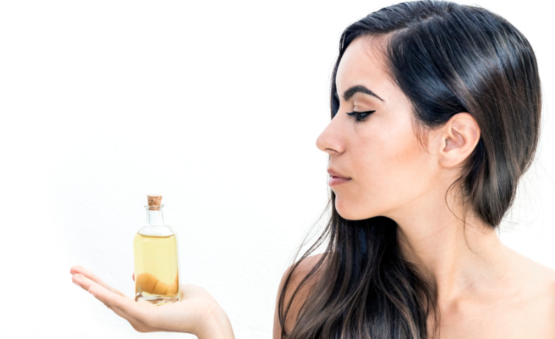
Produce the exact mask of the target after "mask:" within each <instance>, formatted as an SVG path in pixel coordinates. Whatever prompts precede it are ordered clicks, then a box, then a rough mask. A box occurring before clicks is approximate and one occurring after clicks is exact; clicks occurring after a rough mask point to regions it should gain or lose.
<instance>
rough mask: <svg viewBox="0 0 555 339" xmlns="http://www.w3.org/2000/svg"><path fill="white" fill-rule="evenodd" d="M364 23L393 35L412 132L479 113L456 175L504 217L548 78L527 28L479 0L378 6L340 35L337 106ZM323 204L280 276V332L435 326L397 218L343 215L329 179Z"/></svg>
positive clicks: (483, 205) (395, 74)
mask: <svg viewBox="0 0 555 339" xmlns="http://www.w3.org/2000/svg"><path fill="white" fill-rule="evenodd" d="M367 35H371V36H377V37H380V36H383V37H385V38H386V39H385V40H386V41H387V42H386V48H385V49H384V53H385V56H386V59H387V62H388V71H389V72H390V75H391V78H392V79H393V80H394V81H395V82H396V84H397V85H398V86H399V87H400V88H401V90H402V91H403V92H404V94H405V95H406V96H407V97H408V98H409V99H410V101H411V102H412V105H413V108H414V124H413V126H414V127H415V129H414V131H415V133H416V134H417V135H422V134H421V132H422V131H425V130H426V129H428V130H429V129H431V128H434V127H438V126H441V125H443V124H444V123H446V122H447V121H448V120H449V119H450V118H451V117H452V116H453V115H454V114H456V113H459V112H468V113H470V114H471V115H472V116H473V118H474V119H475V120H476V122H477V124H478V126H479V128H480V131H481V133H480V134H481V136H480V140H479V142H478V144H477V146H476V147H475V149H474V150H473V152H472V154H471V155H470V156H469V157H468V158H467V161H466V163H465V166H464V168H463V170H462V172H461V173H462V174H461V176H460V177H459V178H458V179H457V180H456V181H455V182H454V183H453V184H452V185H451V187H453V185H454V184H455V183H457V182H458V183H460V187H461V191H460V192H462V194H463V197H465V201H468V204H469V205H470V207H471V208H472V209H473V210H474V211H475V213H476V214H477V215H478V216H479V217H480V218H481V219H482V220H483V221H484V222H485V223H486V224H488V225H489V226H491V227H492V228H495V227H497V226H498V225H499V223H500V222H501V219H502V217H503V215H504V214H505V212H506V211H507V209H508V208H509V207H510V206H511V204H512V202H513V199H514V196H515V191H516V187H517V183H518V180H519V178H520V177H521V176H522V175H523V174H524V173H525V172H526V170H527V169H528V167H529V165H530V163H531V162H532V160H533V158H534V154H535V150H536V146H537V143H538V139H539V132H540V131H539V127H540V118H541V88H540V79H539V75H538V69H537V64H536V59H535V55H534V52H533V50H532V47H531V46H530V44H529V42H528V40H527V39H526V38H525V37H524V36H523V35H522V34H521V33H520V32H519V31H518V30H517V29H516V28H515V27H514V26H513V25H511V24H510V23H509V22H507V21H506V20H505V19H503V18H501V17H500V16H498V15H496V14H494V13H491V12H489V11H487V10H485V9H483V8H479V7H474V6H465V5H459V4H456V3H452V2H446V1H415V2H404V3H400V4H396V5H393V6H390V7H386V8H382V9H380V10H378V11H376V12H373V13H371V14H370V15H368V16H366V17H364V18H363V19H361V20H359V21H357V22H355V23H353V24H352V25H350V26H349V27H348V28H347V29H346V30H345V31H344V32H343V34H342V36H341V40H340V45H339V56H338V57H337V61H336V63H335V67H334V70H333V76H332V82H331V93H330V94H331V116H332V118H333V117H334V115H335V114H336V113H337V111H338V109H339V101H338V99H337V97H336V85H335V77H336V73H337V67H338V65H339V62H340V60H341V57H342V56H343V53H344V52H345V50H346V49H347V47H348V46H349V44H350V43H351V42H352V41H353V40H354V39H355V38H357V37H360V36H367ZM419 140H420V138H419ZM451 187H450V188H451ZM446 196H447V193H446ZM328 208H330V209H331V217H330V220H329V222H328V223H327V226H326V227H325V229H324V231H323V232H322V234H321V235H320V237H319V238H318V240H317V241H316V242H315V243H314V244H313V245H312V247H310V248H309V249H308V250H307V251H306V252H305V253H304V255H303V256H302V257H301V258H300V260H299V261H297V262H296V263H295V264H294V265H293V266H292V269H291V270H290V271H289V274H288V276H287V277H286V279H285V283H284V287H283V289H282V293H281V294H280V297H279V300H278V314H279V321H280V323H281V326H282V335H281V337H282V338H288V339H316V338H318V339H343V338H358V339H362V338H372V339H386V338H387V339H391V338H399V339H401V338H407V339H417V338H418V339H425V338H427V337H428V335H429V334H430V333H432V334H435V333H436V329H428V328H427V318H428V316H434V317H435V319H436V322H435V323H436V325H437V324H438V322H437V320H438V319H439V318H438V314H437V313H438V312H437V310H436V308H437V305H436V291H435V288H434V286H432V285H431V283H428V282H427V281H426V280H425V279H424V278H423V275H422V274H421V273H419V271H418V269H417V268H416V267H415V266H413V265H411V264H410V263H409V262H407V261H405V260H404V259H403V258H402V256H401V251H400V247H399V244H398V239H397V227H398V226H397V224H396V222H395V221H393V220H391V219H389V218H386V217H382V216H379V217H374V218H370V219H366V220H346V219H344V218H342V217H341V216H340V215H339V214H338V213H337V211H336V209H335V195H334V194H333V192H331V191H330V204H329V206H328ZM324 239H329V243H328V245H327V248H326V251H325V252H324V253H323V255H322V256H321V257H320V259H319V260H318V262H317V264H316V265H315V266H314V268H313V269H312V270H311V272H310V273H309V274H308V275H307V276H306V277H305V278H304V279H303V280H302V281H301V283H300V284H299V285H298V286H297V289H296V290H295V291H293V292H294V293H293V294H292V298H291V300H290V301H289V303H288V305H284V297H285V291H286V290H287V286H288V283H289V281H290V278H291V276H292V275H293V273H294V271H295V269H296V268H297V267H298V265H299V264H300V263H301V262H302V261H303V260H305V258H307V257H308V256H309V255H310V254H311V253H312V252H313V251H314V249H315V248H317V247H318V246H319V245H320V244H321V243H322V241H323V240H324ZM324 263H325V265H324ZM316 272H319V273H321V275H320V277H319V279H318V281H317V283H316V284H315V285H314V287H313V289H312V290H311V293H310V294H309V296H308V297H307V299H306V300H305V302H304V303H303V304H302V307H301V309H300V311H299V314H298V317H297V319H296V322H295V326H294V327H293V329H292V330H291V333H285V328H284V324H285V318H286V316H287V312H288V311H289V306H290V305H291V303H292V301H293V299H294V298H295V296H296V295H297V291H298V290H299V289H300V288H301V287H302V286H303V285H305V284H306V283H307V281H308V280H309V279H310V278H311V277H312V276H314V275H315V274H316Z"/></svg>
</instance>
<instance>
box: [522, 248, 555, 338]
mask: <svg viewBox="0 0 555 339" xmlns="http://www.w3.org/2000/svg"><path fill="white" fill-rule="evenodd" d="M515 253H517V252H515ZM516 258H518V259H517V260H518V262H519V266H518V267H519V270H518V276H520V277H521V279H522V285H521V286H523V288H522V293H521V294H519V295H520V296H521V298H520V299H521V300H522V302H523V303H522V304H521V307H520V309H521V310H522V311H525V313H526V317H529V320H530V321H528V322H526V323H529V324H533V327H534V329H535V330H538V331H539V333H541V335H538V336H537V337H538V338H543V337H548V338H553V337H555V270H554V269H552V268H550V267H547V266H545V265H543V264H541V263H539V262H537V261H534V260H532V259H530V258H528V257H526V256H524V255H522V254H520V253H517V255H516Z"/></svg>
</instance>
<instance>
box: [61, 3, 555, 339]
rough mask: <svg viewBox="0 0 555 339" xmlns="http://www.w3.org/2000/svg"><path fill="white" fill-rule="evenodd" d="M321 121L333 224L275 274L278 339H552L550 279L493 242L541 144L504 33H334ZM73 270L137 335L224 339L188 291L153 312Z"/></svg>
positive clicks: (409, 17) (421, 11)
mask: <svg viewBox="0 0 555 339" xmlns="http://www.w3.org/2000/svg"><path fill="white" fill-rule="evenodd" d="M331 116H332V120H331V122H330V124H329V125H328V126H327V127H326V129H325V130H324V131H323V132H322V134H321V135H320V136H319V137H318V140H317V146H318V148H319V149H320V150H322V151H324V152H326V153H328V154H329V168H328V172H329V174H330V181H329V185H330V188H331V200H330V202H331V203H330V206H331V212H332V213H331V218H330V220H329V223H328V225H327V227H326V229H325V230H324V233H323V234H322V236H321V237H320V238H319V239H318V241H317V242H316V243H315V244H314V246H312V247H311V248H310V249H309V250H308V251H307V253H305V254H304V255H303V257H302V258H301V259H300V260H299V261H297V262H296V263H295V264H294V265H293V266H292V267H291V268H290V269H288V270H287V271H286V272H285V274H284V276H283V278H282V281H281V284H280V287H279V291H278V295H277V300H276V313H275V320H274V338H275V339H277V338H285V337H287V338H295V339H300V338H304V339H306V338H373V339H382V338H384V339H385V338H411V339H416V338H554V337H555V271H553V270H551V269H549V268H547V267H544V266H542V265H540V264H538V263H535V262H533V261H531V260H530V259H528V258H526V257H524V256H522V255H520V254H518V253H516V252H514V251H513V250H511V249H509V248H508V247H506V246H505V245H503V244H502V243H501V242H500V240H499V238H498V236H497V233H496V232H495V229H496V227H498V225H499V224H500V222H501V219H502V218H503V216H504V214H505V212H506V211H507V209H508V208H509V207H510V206H511V203H512V201H513V199H514V196H515V192H516V187H517V184H518V180H519V178H520V177H521V176H522V175H523V174H524V173H525V171H526V170H527V169H528V168H529V166H530V163H531V162H532V160H533V157H534V153H535V150H536V146H537V143H538V139H539V127H540V125H539V124H540V117H541V89H540V80H539V76H538V69H537V64H536V59H535V56H534V52H533V50H532V48H531V46H530V44H529V43H528V41H527V40H526V38H525V37H524V36H523V35H522V34H521V33H520V32H519V31H518V30H517V29H516V28H515V27H513V26H512V25H511V24H510V23H508V22H507V21H506V20H504V19H503V18H501V17H499V16H497V15H495V14H492V13H491V12H489V11H487V10H485V9H481V8H476V7H471V6H461V5H458V4H455V3H450V2H443V1H418V2H409V3H401V4H397V5H393V6H390V7H387V8H383V9H381V10H379V11H377V12H374V13H371V14H370V15H368V16H367V17H365V18H363V19H362V20H360V21H358V22H356V23H354V24H352V25H351V26H349V27H348V28H347V29H346V30H345V31H344V32H343V35H342V37H341V42H340V51H339V56H338V59H337V62H336V65H335V68H334V72H333V77H332V86H331ZM328 238H329V242H328V247H327V250H326V251H325V252H324V253H322V254H319V255H312V256H309V255H310V254H311V253H312V252H313V250H314V249H315V248H316V247H317V245H319V244H320V243H321V241H322V240H323V239H328ZM71 272H72V273H73V274H74V275H73V281H74V282H76V283H77V284H79V285H80V286H82V287H83V288H85V289H87V290H88V291H89V292H91V293H92V294H93V295H94V296H95V297H97V298H98V299H99V300H101V301H102V302H104V303H105V304H106V305H107V306H108V307H110V308H111V309H112V310H113V311H114V312H116V313H117V314H118V315H120V316H122V317H124V318H125V319H127V320H128V321H129V322H130V323H131V325H132V326H133V327H134V328H135V329H137V330H138V331H141V332H150V331H180V332H188V333H193V334H196V335H197V336H198V337H199V338H203V339H204V338H233V331H232V328H231V324H230V322H229V320H228V318H227V316H226V314H225V312H224V311H223V310H222V309H221V308H220V307H219V306H218V303H217V302H216V301H215V300H214V299H213V298H212V297H211V296H210V295H209V294H208V293H207V292H206V291H204V290H203V289H202V288H200V287H197V286H191V285H184V286H183V287H182V289H183V291H184V300H183V301H182V302H180V303H177V304H172V305H167V306H163V307H155V306H152V305H150V304H148V303H135V302H134V301H133V300H132V299H130V298H128V297H125V296H124V295H123V294H121V292H119V291H117V290H114V289H112V288H110V287H109V286H107V285H106V284H105V283H103V282H102V281H101V280H100V279H98V278H97V277H96V276H95V275H93V274H92V273H90V272H89V271H87V270H85V269H84V268H82V267H79V266H76V267H73V268H72V270H71Z"/></svg>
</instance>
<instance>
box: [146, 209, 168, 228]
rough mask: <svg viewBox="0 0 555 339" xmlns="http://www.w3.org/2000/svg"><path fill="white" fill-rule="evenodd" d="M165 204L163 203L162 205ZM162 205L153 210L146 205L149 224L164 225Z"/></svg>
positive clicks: (147, 222)
mask: <svg viewBox="0 0 555 339" xmlns="http://www.w3.org/2000/svg"><path fill="white" fill-rule="evenodd" d="M162 206H163V205H162ZM162 206H160V207H158V209H157V210H151V209H150V208H149V206H146V224H147V226H164V225H165V224H164V215H163V214H162Z"/></svg>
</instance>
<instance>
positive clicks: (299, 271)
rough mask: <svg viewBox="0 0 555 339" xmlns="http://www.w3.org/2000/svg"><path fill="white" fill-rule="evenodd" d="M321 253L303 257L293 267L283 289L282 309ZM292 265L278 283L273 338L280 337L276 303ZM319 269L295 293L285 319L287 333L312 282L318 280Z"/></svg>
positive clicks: (293, 323) (317, 260)
mask: <svg viewBox="0 0 555 339" xmlns="http://www.w3.org/2000/svg"><path fill="white" fill-rule="evenodd" d="M323 255H324V254H323V253H321V254H315V255H311V256H309V257H307V258H305V259H304V260H302V261H301V262H300V263H299V264H298V265H297V267H296V268H295V269H294V271H293V274H292V275H291V277H290V278H289V281H288V282H287V287H286V289H285V295H284V302H283V308H284V309H285V308H286V307H287V305H288V304H289V302H290V300H291V297H292V295H293V293H294V291H295V290H297V287H299V284H300V283H301V282H302V281H303V280H304V278H305V277H306V276H307V275H308V274H309V273H310V272H311V271H312V269H313V268H314V267H315V265H316V264H317V263H318V262H319V261H320V259H321V258H322V256H323ZM294 266H295V265H294V264H293V265H291V266H289V267H288V268H287V269H286V270H285V272H284V273H283V276H282V277H281V282H280V284H279V288H278V292H277V296H276V306H275V310H274V331H273V333H274V334H273V338H274V339H279V338H281V324H280V322H279V318H278V306H279V304H278V303H279V298H280V296H281V293H282V290H283V287H284V285H285V282H286V280H287V277H288V276H289V274H290V273H291V270H292V269H293V268H294ZM321 271H322V270H318V272H316V274H314V275H313V276H312V277H311V278H310V279H308V280H307V282H306V283H305V284H304V285H303V286H302V287H300V288H299V291H298V292H297V294H296V295H295V298H294V299H293V301H292V303H291V307H290V309H289V312H288V314H287V317H286V319H285V331H286V332H288V333H289V332H290V331H291V329H292V328H293V326H294V325H295V319H296V318H297V315H298V313H299V310H300V308H301V306H302V305H303V303H304V301H305V300H306V298H307V297H308V296H309V294H310V292H311V290H312V288H313V287H314V284H315V283H316V282H317V281H318V276H319V274H320V272H321Z"/></svg>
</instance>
